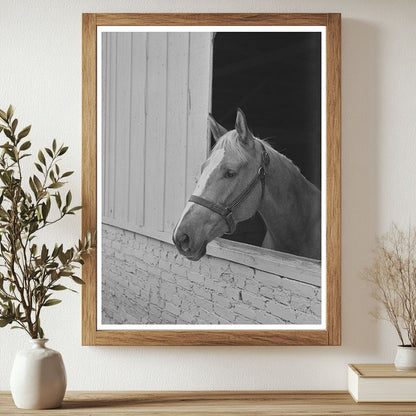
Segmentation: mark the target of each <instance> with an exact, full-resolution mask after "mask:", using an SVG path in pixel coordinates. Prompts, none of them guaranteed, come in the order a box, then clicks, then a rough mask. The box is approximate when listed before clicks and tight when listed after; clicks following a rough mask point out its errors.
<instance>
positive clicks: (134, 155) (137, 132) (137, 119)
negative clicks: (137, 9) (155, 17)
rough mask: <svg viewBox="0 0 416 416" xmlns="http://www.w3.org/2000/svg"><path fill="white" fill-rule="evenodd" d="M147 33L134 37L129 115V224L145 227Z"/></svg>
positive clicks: (135, 34) (137, 34)
mask: <svg viewBox="0 0 416 416" xmlns="http://www.w3.org/2000/svg"><path fill="white" fill-rule="evenodd" d="M146 44H147V34H146V33H133V35H132V59H131V62H132V74H131V94H132V95H131V111H130V154H129V159H130V163H129V165H130V172H129V175H130V180H129V210H128V221H129V222H130V223H133V224H137V225H143V224H144V181H145V169H146V163H145V135H146V108H145V106H146V88H147V86H146V75H147V73H146V71H147V65H146Z"/></svg>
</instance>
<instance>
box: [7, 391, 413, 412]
mask: <svg viewBox="0 0 416 416" xmlns="http://www.w3.org/2000/svg"><path fill="white" fill-rule="evenodd" d="M40 414H42V415H47V416H60V415H72V416H79V415H91V416H94V415H103V416H104V415H112V416H127V415H169V416H182V415H201V416H202V415H204V416H205V415H209V416H214V415H219V416H223V415H233V416H235V415H247V416H248V415H249V416H254V415H256V416H272V415H273V416H278V415H290V416H293V415H302V416H305V415H315V416H323V415H334V414H336V415H354V416H357V415H368V416H370V415H371V416H392V415H394V416H399V415H416V403H358V404H357V403H355V402H354V400H353V399H352V398H351V396H350V395H349V394H348V393H347V392H337V391H320V392H310V391H307V392H306V391H296V392H275V391H266V392H253V391H249V392H245V391H242V392H241V391H240V392H229V391H228V392H223V391H220V392H215V391H214V392H68V393H67V394H66V396H65V399H64V402H63V405H62V407H61V408H59V409H54V410H46V411H39V410H22V409H16V407H15V406H14V404H13V400H12V397H11V395H10V393H8V392H0V415H10V416H11V415H19V416H20V415H40Z"/></svg>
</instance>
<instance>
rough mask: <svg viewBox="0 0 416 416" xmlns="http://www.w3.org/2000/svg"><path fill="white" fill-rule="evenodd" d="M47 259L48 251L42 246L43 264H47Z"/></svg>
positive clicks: (41, 256)
mask: <svg viewBox="0 0 416 416" xmlns="http://www.w3.org/2000/svg"><path fill="white" fill-rule="evenodd" d="M46 257H48V249H47V248H46V246H45V244H43V245H42V251H41V253H40V258H41V260H42V261H43V262H45V260H46Z"/></svg>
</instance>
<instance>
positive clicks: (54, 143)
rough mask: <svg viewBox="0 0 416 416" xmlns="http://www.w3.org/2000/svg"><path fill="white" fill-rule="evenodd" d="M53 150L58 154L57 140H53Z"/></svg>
mask: <svg viewBox="0 0 416 416" xmlns="http://www.w3.org/2000/svg"><path fill="white" fill-rule="evenodd" d="M52 150H53V151H54V152H56V140H55V139H53V142H52Z"/></svg>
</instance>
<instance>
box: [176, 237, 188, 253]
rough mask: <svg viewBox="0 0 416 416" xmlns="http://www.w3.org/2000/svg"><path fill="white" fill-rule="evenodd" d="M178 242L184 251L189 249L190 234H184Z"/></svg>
mask: <svg viewBox="0 0 416 416" xmlns="http://www.w3.org/2000/svg"><path fill="white" fill-rule="evenodd" d="M178 243H179V245H180V246H181V248H182V250H183V251H188V250H189V235H188V234H182V235H181V236H180V237H179V238H178Z"/></svg>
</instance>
